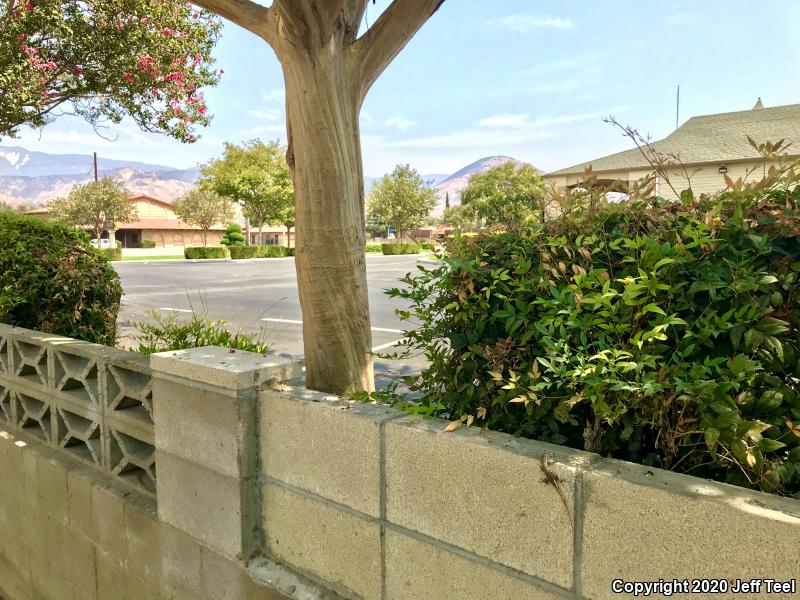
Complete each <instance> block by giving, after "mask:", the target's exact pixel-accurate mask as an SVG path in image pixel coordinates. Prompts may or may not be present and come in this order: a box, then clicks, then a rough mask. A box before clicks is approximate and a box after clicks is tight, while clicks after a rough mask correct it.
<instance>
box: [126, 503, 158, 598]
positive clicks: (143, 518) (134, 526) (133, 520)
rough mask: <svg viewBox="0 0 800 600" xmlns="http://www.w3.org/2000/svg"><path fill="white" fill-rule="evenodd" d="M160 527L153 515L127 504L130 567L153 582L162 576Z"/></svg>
mask: <svg viewBox="0 0 800 600" xmlns="http://www.w3.org/2000/svg"><path fill="white" fill-rule="evenodd" d="M160 527H161V525H160V524H159V522H158V521H157V520H156V519H155V518H154V517H153V515H150V514H148V513H147V512H145V511H144V510H142V509H141V508H139V507H136V506H133V505H132V504H126V505H125V543H126V546H127V551H128V567H129V568H130V569H131V570H132V571H133V572H134V573H137V574H138V575H140V576H142V577H143V578H144V579H146V580H147V581H149V582H150V583H153V584H158V582H159V581H160V578H161V542H160V540H159V528H160Z"/></svg>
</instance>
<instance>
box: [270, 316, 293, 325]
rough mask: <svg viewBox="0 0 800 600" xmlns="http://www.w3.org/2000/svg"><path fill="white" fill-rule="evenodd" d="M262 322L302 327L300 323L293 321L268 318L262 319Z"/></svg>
mask: <svg viewBox="0 0 800 600" xmlns="http://www.w3.org/2000/svg"><path fill="white" fill-rule="evenodd" d="M261 320H262V321H270V322H271V323H291V324H292V325H302V324H303V322H302V321H296V320H294V319H270V318H267V317H265V318H263V319H261Z"/></svg>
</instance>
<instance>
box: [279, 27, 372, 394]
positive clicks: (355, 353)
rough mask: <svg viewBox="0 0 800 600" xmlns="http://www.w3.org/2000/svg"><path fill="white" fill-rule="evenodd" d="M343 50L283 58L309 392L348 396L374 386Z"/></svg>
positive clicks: (357, 170) (354, 109)
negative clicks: (313, 390)
mask: <svg viewBox="0 0 800 600" xmlns="http://www.w3.org/2000/svg"><path fill="white" fill-rule="evenodd" d="M344 61H346V56H345V53H344V52H343V51H342V49H341V47H338V48H337V45H336V44H335V42H334V43H332V44H331V45H330V46H329V47H325V48H322V49H321V50H320V52H319V53H316V55H315V56H313V57H312V58H311V59H309V58H308V56H307V55H306V56H303V55H299V56H296V57H295V56H292V55H289V56H286V55H284V57H283V61H282V64H283V72H284V76H285V79H286V111H287V124H288V127H287V130H288V137H289V147H288V150H287V161H288V162H289V166H290V167H291V168H292V177H293V182H294V190H295V205H296V208H295V210H296V213H295V248H296V258H295V268H296V270H297V285H298V289H299V292H300V306H301V308H302V311H303V345H304V349H305V361H306V385H307V386H308V387H309V388H311V389H315V390H320V391H325V392H331V393H338V394H341V393H344V392H345V391H347V390H348V389H350V390H368V391H372V390H373V389H374V385H375V384H374V379H373V368H372V354H371V348H372V331H371V329H370V318H369V300H368V295H367V270H366V261H365V258H364V243H365V232H364V183H363V176H362V173H363V167H362V163H361V144H360V141H359V126H358V113H359V110H360V107H361V96H360V93H359V91H358V89H357V88H356V86H355V85H354V82H353V80H352V75H351V71H350V69H348V68H347V66H346V65H345V64H343V63H344Z"/></svg>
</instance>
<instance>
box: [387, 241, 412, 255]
mask: <svg viewBox="0 0 800 600" xmlns="http://www.w3.org/2000/svg"><path fill="white" fill-rule="evenodd" d="M419 250H420V248H419V244H412V243H408V242H394V243H392V244H381V251H382V252H383V253H384V254H419Z"/></svg>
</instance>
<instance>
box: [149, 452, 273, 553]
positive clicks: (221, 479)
mask: <svg viewBox="0 0 800 600" xmlns="http://www.w3.org/2000/svg"><path fill="white" fill-rule="evenodd" d="M156 461H157V462H158V517H159V519H160V520H161V521H163V522H164V523H169V524H170V525H173V526H174V527H177V528H178V529H180V530H181V531H185V532H186V533H189V534H190V535H192V536H194V537H195V538H197V539H198V540H201V541H202V542H204V543H205V544H207V545H208V546H209V547H210V548H212V549H214V550H216V551H218V552H219V553H220V554H222V555H223V556H226V557H227V558H230V559H234V560H241V559H242V557H243V556H244V554H245V553H246V552H245V548H244V544H246V543H247V544H249V543H250V541H249V540H245V539H244V538H243V533H244V531H246V532H248V533H249V534H251V533H252V530H253V528H254V525H256V524H257V521H255V519H254V522H253V523H251V524H250V526H249V527H246V526H245V524H244V523H243V521H242V502H243V498H242V485H243V483H242V482H241V481H240V480H239V479H234V478H233V477H228V476H226V475H222V474H220V473H217V472H215V471H210V470H209V469H206V468H204V467H200V466H198V465H197V464H195V463H192V462H189V461H186V460H184V459H182V458H178V457H176V456H172V455H171V454H168V453H166V452H161V451H158V453H157V457H156ZM243 530H244V531H243Z"/></svg>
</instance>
